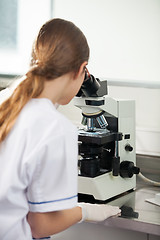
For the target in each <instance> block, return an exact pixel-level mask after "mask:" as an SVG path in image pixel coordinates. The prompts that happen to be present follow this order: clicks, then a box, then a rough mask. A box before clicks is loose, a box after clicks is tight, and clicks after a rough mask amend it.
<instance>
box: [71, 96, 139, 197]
mask: <svg viewBox="0 0 160 240" xmlns="http://www.w3.org/2000/svg"><path fill="white" fill-rule="evenodd" d="M74 105H75V106H77V107H78V108H80V109H81V110H82V115H83V116H84V117H85V118H87V120H88V123H87V124H88V125H89V126H87V128H86V127H84V128H80V129H79V130H78V131H79V135H78V139H79V155H80V160H79V174H78V192H79V193H80V194H84V195H92V196H93V197H94V199H95V200H101V201H105V200H107V199H110V198H112V197H115V196H117V195H119V194H122V193H124V192H127V191H129V190H131V189H134V188H135V187H136V176H135V174H138V172H139V169H138V168H137V167H136V166H135V165H136V151H135V101H134V100H120V99H114V98H111V97H109V96H108V95H103V96H100V97H99V96H95V97H85V96H81V97H75V98H74ZM102 114H103V118H105V120H106V123H107V124H106V125H105V127H104V126H102V125H101V127H102V128H101V127H99V126H98V124H97V121H98V122H99V120H97V121H96V118H97V116H98V118H97V119H99V117H102ZM90 122H92V127H91V126H90Z"/></svg>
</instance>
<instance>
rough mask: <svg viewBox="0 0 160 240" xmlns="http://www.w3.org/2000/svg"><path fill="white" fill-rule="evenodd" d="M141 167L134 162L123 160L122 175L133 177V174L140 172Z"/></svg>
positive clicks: (121, 165)
mask: <svg viewBox="0 0 160 240" xmlns="http://www.w3.org/2000/svg"><path fill="white" fill-rule="evenodd" d="M139 171H140V169H139V168H138V167H136V166H134V163H133V162H130V161H123V162H121V164H120V176H121V177H123V178H131V177H132V176H133V174H139Z"/></svg>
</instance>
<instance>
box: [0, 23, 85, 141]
mask: <svg viewBox="0 0 160 240" xmlns="http://www.w3.org/2000/svg"><path fill="white" fill-rule="evenodd" d="M88 58H89V47H88V43H87V40H86V38H85V36H84V34H83V33H82V32H81V30H80V29H79V28H77V27H76V26H75V25H74V24H73V23H72V22H69V21H66V20H63V19H52V20H50V21H48V22H47V23H45V24H44V25H43V26H42V28H41V29H40V31H39V34H38V36H37V39H36V41H35V42H34V45H33V49H32V58H31V64H30V69H29V71H28V72H27V73H26V78H25V79H24V80H23V81H22V82H21V83H20V84H19V85H18V87H17V88H16V89H15V90H14V92H13V93H12V95H11V96H10V97H9V98H8V99H7V100H6V101H4V102H3V103H2V104H1V105H0V142H2V141H3V140H4V139H5V137H6V136H7V134H8V133H9V132H10V130H11V128H12V127H13V125H14V123H15V121H16V119H17V117H18V114H19V113H20V111H21V110H22V108H23V107H24V105H25V104H26V103H27V102H28V101H29V100H30V99H31V98H36V97H38V96H39V95H40V93H41V92H42V91H43V88H44V82H45V81H49V80H53V79H55V78H57V77H60V76H62V75H64V74H66V73H69V72H73V73H75V74H76V73H77V72H78V70H79V68H80V66H81V64H82V63H83V62H84V61H88Z"/></svg>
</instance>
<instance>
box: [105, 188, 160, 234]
mask: <svg viewBox="0 0 160 240" xmlns="http://www.w3.org/2000/svg"><path fill="white" fill-rule="evenodd" d="M156 193H160V188H159V187H152V186H146V185H145V186H137V188H136V190H134V191H132V192H130V193H126V194H124V195H123V196H121V197H119V198H117V199H115V200H113V201H111V202H109V203H108V204H111V205H117V206H119V207H122V216H121V217H118V218H117V217H112V218H109V219H107V220H106V221H104V222H103V223H101V224H104V225H106V226H110V227H118V228H121V229H128V230H133V231H139V232H143V233H148V234H154V235H159V236H160V206H157V205H154V204H151V203H149V202H147V201H146V199H150V198H154V197H155V194H156Z"/></svg>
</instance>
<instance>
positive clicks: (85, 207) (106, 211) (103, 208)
mask: <svg viewBox="0 0 160 240" xmlns="http://www.w3.org/2000/svg"><path fill="white" fill-rule="evenodd" d="M78 206H79V207H81V208H82V220H81V222H82V221H90V222H100V221H104V220H105V219H107V218H109V217H111V216H116V215H117V216H119V215H120V213H121V209H119V207H115V206H111V205H107V204H90V203H78Z"/></svg>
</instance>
